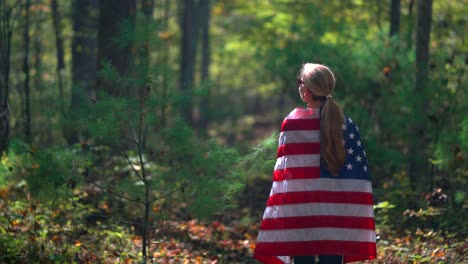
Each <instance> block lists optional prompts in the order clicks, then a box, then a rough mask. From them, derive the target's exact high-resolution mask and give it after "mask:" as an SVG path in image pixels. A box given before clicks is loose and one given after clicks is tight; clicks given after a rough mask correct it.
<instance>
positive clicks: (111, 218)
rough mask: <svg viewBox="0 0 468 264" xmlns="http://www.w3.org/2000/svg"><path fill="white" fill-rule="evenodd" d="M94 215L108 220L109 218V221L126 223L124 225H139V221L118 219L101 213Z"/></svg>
mask: <svg viewBox="0 0 468 264" xmlns="http://www.w3.org/2000/svg"><path fill="white" fill-rule="evenodd" d="M96 216H99V217H102V218H105V219H108V220H111V221H115V222H119V223H122V224H126V225H141V223H139V222H132V221H125V220H120V219H117V218H114V217H110V216H107V215H103V214H96Z"/></svg>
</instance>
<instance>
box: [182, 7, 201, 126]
mask: <svg viewBox="0 0 468 264" xmlns="http://www.w3.org/2000/svg"><path fill="white" fill-rule="evenodd" d="M196 22H197V20H196V5H195V3H194V1H193V0H184V6H183V15H182V47H181V53H182V54H181V65H180V68H181V70H180V73H181V75H180V90H181V91H182V92H183V96H184V100H183V103H182V108H181V111H182V115H183V117H184V118H185V120H186V121H187V122H188V123H192V118H193V116H192V114H193V113H192V112H193V109H192V108H193V100H192V95H193V93H192V92H191V90H192V88H193V85H194V74H195V55H196V50H197V23H196Z"/></svg>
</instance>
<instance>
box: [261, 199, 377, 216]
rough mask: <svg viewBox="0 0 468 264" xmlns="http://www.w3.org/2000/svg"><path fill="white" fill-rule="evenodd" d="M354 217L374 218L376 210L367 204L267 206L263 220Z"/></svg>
mask: <svg viewBox="0 0 468 264" xmlns="http://www.w3.org/2000/svg"><path fill="white" fill-rule="evenodd" d="M316 215H330V216H353V217H374V208H373V206H372V205H366V204H343V203H302V204H285V205H273V206H267V208H266V209H265V212H264V213H263V218H264V219H266V218H278V217H296V216H316Z"/></svg>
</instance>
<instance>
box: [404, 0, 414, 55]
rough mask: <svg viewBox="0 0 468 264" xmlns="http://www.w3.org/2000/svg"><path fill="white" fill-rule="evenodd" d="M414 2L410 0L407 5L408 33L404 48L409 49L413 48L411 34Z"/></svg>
mask: <svg viewBox="0 0 468 264" xmlns="http://www.w3.org/2000/svg"><path fill="white" fill-rule="evenodd" d="M413 7H414V0H410V2H409V4H408V33H407V36H406V47H407V48H408V49H411V48H412V47H413V32H414V19H413Z"/></svg>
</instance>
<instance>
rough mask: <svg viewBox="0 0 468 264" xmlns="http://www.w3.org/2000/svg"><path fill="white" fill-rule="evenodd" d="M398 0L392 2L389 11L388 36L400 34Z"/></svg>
mask: <svg viewBox="0 0 468 264" xmlns="http://www.w3.org/2000/svg"><path fill="white" fill-rule="evenodd" d="M400 14H401V12H400V0H392V6H391V9H390V36H394V35H398V34H399V33H400Z"/></svg>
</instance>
